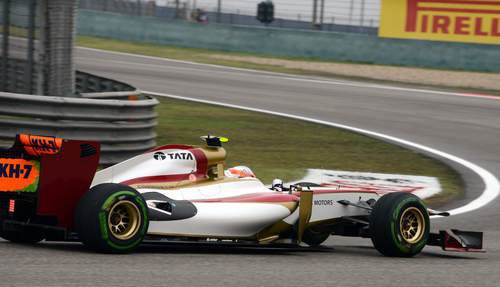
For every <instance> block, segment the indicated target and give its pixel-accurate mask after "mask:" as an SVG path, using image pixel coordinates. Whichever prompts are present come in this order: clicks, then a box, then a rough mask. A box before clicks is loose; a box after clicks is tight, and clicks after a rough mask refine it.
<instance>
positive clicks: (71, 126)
mask: <svg viewBox="0 0 500 287" xmlns="http://www.w3.org/2000/svg"><path fill="white" fill-rule="evenodd" d="M96 95H99V98H98V99H96V98H92V97H95V96H96ZM157 104H158V101H157V100H156V99H154V98H152V97H149V96H142V95H141V94H140V92H139V91H137V90H133V91H125V92H110V93H100V94H85V93H83V94H82V97H81V98H62V97H49V96H37V95H24V94H13V93H5V92H0V140H2V142H3V143H4V145H6V144H7V142H12V140H13V139H14V136H15V135H16V134H17V133H31V134H39V135H52V136H57V137H62V138H70V139H87V140H97V141H99V142H101V161H100V163H101V164H104V165H109V164H113V163H116V162H119V161H122V160H124V159H127V158H129V157H131V156H133V155H136V154H138V153H141V152H144V151H146V150H148V149H150V148H152V147H154V146H155V145H156V142H155V138H156V133H155V127H156V113H155V111H154V107H155V106H156V105H157Z"/></svg>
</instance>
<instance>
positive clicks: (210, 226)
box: [0, 135, 482, 257]
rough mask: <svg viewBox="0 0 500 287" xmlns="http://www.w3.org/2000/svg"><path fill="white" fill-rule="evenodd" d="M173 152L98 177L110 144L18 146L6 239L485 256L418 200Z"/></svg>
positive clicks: (0, 213)
mask: <svg viewBox="0 0 500 287" xmlns="http://www.w3.org/2000/svg"><path fill="white" fill-rule="evenodd" d="M203 139H204V141H205V145H204V146H202V147H196V146H187V145H166V146H162V147H158V148H156V149H154V150H151V151H149V152H146V153H144V154H141V155H138V156H136V157H133V158H131V159H129V160H126V161H124V162H121V163H119V164H116V165H114V166H111V167H108V168H106V169H103V170H101V171H98V172H97V173H96V172H95V171H96V169H97V165H98V159H99V144H98V143H95V142H87V141H74V140H63V139H60V138H53V137H44V136H32V135H18V136H17V139H16V142H15V144H14V146H13V147H12V148H10V149H7V150H2V151H0V223H1V225H0V227H1V228H0V236H1V237H3V238H4V239H7V240H10V241H13V242H23V243H28V242H31V243H35V242H39V241H41V240H43V239H45V240H48V241H49V240H53V241H81V242H83V243H84V244H85V245H86V246H88V247H90V248H91V249H93V250H96V251H99V252H110V253H123V252H131V251H133V250H134V249H135V248H136V247H137V246H138V245H139V244H141V243H142V242H144V241H148V242H164V241H168V242H185V241H191V242H192V241H196V242H200V241H202V242H229V243H234V244H245V245H248V244H255V245H262V246H263V245H270V244H280V245H281V246H283V245H285V246H289V245H294V246H296V245H298V244H301V243H302V242H303V243H305V244H307V245H309V246H317V245H320V244H321V243H323V242H324V241H325V240H326V239H327V238H328V237H329V236H330V235H339V236H355V237H366V238H371V240H372V242H373V244H374V246H375V248H376V249H377V250H378V251H379V252H380V253H382V254H384V255H387V256H403V257H410V256H414V255H416V254H418V253H419V252H420V251H421V250H422V248H423V247H424V246H425V245H435V246H440V247H442V248H443V249H444V250H453V251H482V233H481V232H465V231H459V230H447V231H440V232H438V233H431V232H430V220H429V215H435V214H439V215H443V216H446V215H447V214H446V213H437V212H435V211H432V210H430V209H428V208H426V207H425V205H424V204H423V203H422V201H421V200H420V199H419V198H418V197H416V196H414V195H412V194H409V193H405V192H395V193H388V194H385V195H382V194H380V193H378V192H375V191H367V190H358V189H355V188H343V187H342V186H338V187H322V186H319V185H317V184H314V183H298V184H295V185H292V186H289V187H284V186H283V185H282V182H280V181H279V180H277V181H274V182H273V186H272V187H271V188H269V187H267V186H265V185H264V184H263V183H262V182H261V181H260V180H259V179H257V178H256V177H255V176H254V174H253V173H252V172H251V170H250V169H249V168H246V167H236V168H231V169H227V170H226V169H225V164H224V162H225V158H226V151H225V149H224V148H223V147H222V142H224V141H225V139H224V138H219V137H211V136H207V137H203Z"/></svg>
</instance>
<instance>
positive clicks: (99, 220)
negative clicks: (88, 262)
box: [75, 183, 149, 253]
mask: <svg viewBox="0 0 500 287" xmlns="http://www.w3.org/2000/svg"><path fill="white" fill-rule="evenodd" d="M148 225H149V220H148V208H147V206H146V202H145V200H144V199H143V198H142V196H141V195H140V194H139V193H138V192H137V191H136V190H135V189H133V188H131V187H129V186H126V185H121V184H114V183H104V184H100V185H97V186H95V187H93V188H91V189H90V191H89V192H87V193H86V194H85V195H84V196H83V197H82V198H81V199H80V202H79V203H78V206H77V208H76V211H75V229H76V232H77V233H78V236H79V238H80V240H81V241H82V242H83V244H85V245H86V246H87V247H89V248H91V249H93V250H95V251H98V252H103V253H128V252H132V251H133V250H134V249H135V248H136V247H137V246H138V245H139V244H140V243H141V242H142V240H143V239H144V236H145V235H146V232H147V230H148Z"/></svg>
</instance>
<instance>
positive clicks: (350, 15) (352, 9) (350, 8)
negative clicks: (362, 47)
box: [349, 0, 354, 25]
mask: <svg viewBox="0 0 500 287" xmlns="http://www.w3.org/2000/svg"><path fill="white" fill-rule="evenodd" d="M353 13H354V0H351V5H350V6H349V25H351V23H352V16H353Z"/></svg>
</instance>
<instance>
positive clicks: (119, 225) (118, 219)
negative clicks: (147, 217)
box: [108, 200, 141, 240]
mask: <svg viewBox="0 0 500 287" xmlns="http://www.w3.org/2000/svg"><path fill="white" fill-rule="evenodd" d="M140 221H141V213H140V212H139V209H138V208H137V206H135V204H133V203H132V202H131V201H128V200H121V201H119V202H117V203H116V204H115V205H113V207H112V208H111V210H110V212H109V215H108V229H109V230H110V232H111V234H112V235H113V236H114V237H116V238H117V239H120V240H127V239H130V238H132V237H133V236H134V235H135V234H136V233H137V231H138V230H139V225H140Z"/></svg>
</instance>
